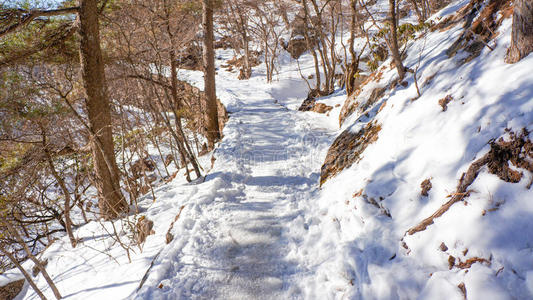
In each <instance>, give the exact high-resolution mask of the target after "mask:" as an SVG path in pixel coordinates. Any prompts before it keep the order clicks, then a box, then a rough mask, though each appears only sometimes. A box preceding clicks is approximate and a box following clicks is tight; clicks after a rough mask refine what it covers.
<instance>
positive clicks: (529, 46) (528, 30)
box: [505, 0, 533, 64]
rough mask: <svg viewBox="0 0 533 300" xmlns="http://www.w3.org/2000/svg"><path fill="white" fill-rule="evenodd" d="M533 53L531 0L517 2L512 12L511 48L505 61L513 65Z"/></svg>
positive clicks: (532, 0) (532, 3)
mask: <svg viewBox="0 0 533 300" xmlns="http://www.w3.org/2000/svg"><path fill="white" fill-rule="evenodd" d="M532 51H533V0H517V1H516V4H515V7H514V12H513V33H512V39H511V46H510V47H509V50H508V52H507V57H506V58H505V61H506V62H507V63H511V64H512V63H515V62H518V61H519V60H521V59H522V58H524V57H526V56H528V55H529V53H531V52H532Z"/></svg>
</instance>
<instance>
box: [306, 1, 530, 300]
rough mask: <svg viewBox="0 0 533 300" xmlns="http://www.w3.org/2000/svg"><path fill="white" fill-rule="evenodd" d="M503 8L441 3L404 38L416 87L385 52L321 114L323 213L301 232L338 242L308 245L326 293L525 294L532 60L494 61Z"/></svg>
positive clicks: (506, 29)
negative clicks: (321, 262) (328, 141)
mask: <svg viewBox="0 0 533 300" xmlns="http://www.w3.org/2000/svg"><path fill="white" fill-rule="evenodd" d="M508 7H509V2H508V1H485V2H481V1H472V2H468V1H457V2H454V3H452V4H450V6H448V7H446V8H444V9H443V10H442V11H441V12H440V13H438V14H437V15H436V16H434V17H433V18H432V20H433V21H434V22H435V23H437V24H436V25H434V26H433V27H432V29H431V30H430V31H428V32H427V33H426V34H419V35H418V37H417V39H416V40H415V41H413V42H410V43H409V45H408V47H407V53H406V54H407V55H406V59H405V65H406V66H407V67H409V68H411V69H413V70H415V69H416V70H417V79H418V82H417V83H418V87H419V89H420V93H421V95H420V96H418V94H417V87H416V85H415V82H414V78H413V75H408V76H407V78H406V82H405V84H403V85H401V84H398V82H397V81H396V78H397V74H396V70H395V69H394V68H393V66H392V65H390V61H386V62H385V63H384V64H383V65H382V66H381V67H380V68H379V69H378V70H377V71H376V72H375V73H374V74H372V76H371V78H370V79H369V80H368V81H367V83H365V84H363V85H361V86H360V88H359V90H358V91H356V92H355V93H354V95H352V96H351V97H348V99H347V100H346V102H345V103H344V105H343V107H342V108H336V109H334V110H333V111H332V112H331V116H332V117H337V116H338V117H339V119H340V124H341V126H342V129H343V130H344V131H343V132H342V134H340V135H339V136H338V137H337V139H336V140H335V142H334V143H333V145H332V147H331V148H330V150H329V152H328V156H327V158H326V161H325V163H324V165H323V167H322V173H321V182H322V183H323V190H322V192H321V193H320V197H319V200H318V201H317V211H318V212H320V214H317V216H320V215H325V216H327V217H321V218H322V220H324V222H322V223H321V224H319V225H317V227H318V228H317V229H313V228H310V230H316V231H327V230H334V231H336V232H337V233H338V235H337V236H335V237H331V238H329V240H328V241H329V242H330V243H335V244H336V245H342V248H341V249H342V250H338V249H339V248H338V247H337V249H335V250H334V249H328V248H326V247H316V248H315V249H316V251H314V252H313V253H312V254H311V256H315V257H316V256H323V257H324V258H326V257H330V258H327V261H328V262H329V263H328V264H327V266H323V267H321V268H320V270H319V272H320V273H323V274H324V275H323V276H324V278H321V277H320V276H317V277H315V278H314V279H313V281H312V282H309V283H308V285H318V284H319V282H320V281H321V280H324V279H325V278H328V280H330V281H331V278H333V277H337V278H339V280H338V281H337V283H338V286H339V289H341V290H342V292H333V291H332V289H330V293H326V295H328V296H329V297H333V296H334V295H337V296H340V295H348V296H353V297H356V298H363V299H414V298H419V299H462V298H463V297H468V299H512V298H514V299H525V298H528V297H531V295H532V293H533V260H532V257H533V256H531V251H532V248H531V247H532V246H531V245H533V236H532V235H531V234H530V232H531V229H532V228H533V221H532V220H533V219H532V218H531V213H532V211H533V203H532V202H531V199H533V191H532V190H531V189H530V185H531V180H532V173H531V171H533V168H532V159H533V152H532V147H531V142H529V141H528V139H529V138H530V135H529V133H528V132H530V131H531V130H533V123H532V122H533V75H532V74H531V70H532V69H533V56H532V55H529V56H528V57H526V58H525V59H523V60H521V61H520V62H518V63H516V64H513V65H509V64H506V63H505V62H504V57H505V54H506V50H507V48H508V47H509V44H510V37H511V22H512V18H510V13H509V9H508ZM322 102H323V103H325V104H328V100H327V99H324V100H322ZM524 129H525V130H526V132H525V133H524V131H523V130H524ZM513 133H514V134H513ZM500 137H502V138H503V139H504V140H505V141H506V142H504V141H503V140H502V141H500V140H499V139H500ZM496 140H498V141H496ZM494 141H496V142H494ZM491 145H492V146H491ZM476 175H477V177H476ZM328 220H329V221H328ZM310 241H312V240H311V239H310ZM313 242H315V241H313ZM323 243H326V241H323ZM343 281H344V283H342V282H343ZM332 286H333V285H332Z"/></svg>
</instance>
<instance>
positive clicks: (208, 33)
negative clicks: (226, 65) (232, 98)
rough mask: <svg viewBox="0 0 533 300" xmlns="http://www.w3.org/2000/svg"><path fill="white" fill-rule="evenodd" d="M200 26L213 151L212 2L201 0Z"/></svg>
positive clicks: (216, 133)
mask: <svg viewBox="0 0 533 300" xmlns="http://www.w3.org/2000/svg"><path fill="white" fill-rule="evenodd" d="M202 6H203V11H202V26H203V29H204V49H203V59H204V82H205V94H206V96H207V101H206V102H207V103H206V113H207V141H208V143H209V148H210V149H213V148H214V145H215V143H216V142H217V141H218V140H219V139H220V131H219V126H218V108H217V101H216V100H217V95H216V90H215V88H216V86H215V48H214V44H213V41H214V39H215V37H214V33H213V1H212V0H202Z"/></svg>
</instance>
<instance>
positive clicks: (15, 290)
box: [0, 279, 25, 300]
mask: <svg viewBox="0 0 533 300" xmlns="http://www.w3.org/2000/svg"><path fill="white" fill-rule="evenodd" d="M24 281H25V280H24V279H20V280H17V281H13V282H10V283H8V284H6V285H4V286H0V299H2V300H13V299H15V297H17V295H18V294H19V293H20V292H21V291H22V287H23V286H24Z"/></svg>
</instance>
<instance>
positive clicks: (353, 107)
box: [339, 86, 387, 126]
mask: <svg viewBox="0 0 533 300" xmlns="http://www.w3.org/2000/svg"><path fill="white" fill-rule="evenodd" d="M386 90H387V87H386V86H385V87H377V88H374V89H373V90H372V92H370V95H368V96H367V97H364V96H361V91H362V89H361V88H358V89H357V90H356V91H355V92H353V93H352V94H351V95H350V96H348V98H347V99H346V101H345V102H344V105H343V106H342V109H341V112H340V114H339V125H340V126H342V123H344V121H345V120H346V119H347V118H348V117H349V116H350V115H352V114H353V113H354V112H355V111H360V112H364V111H365V110H367V109H368V108H369V107H371V106H372V105H374V104H375V103H376V102H377V101H378V100H379V99H380V98H381V97H382V96H383V94H385V91H386ZM365 94H368V93H365ZM360 96H361V97H360Z"/></svg>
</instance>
